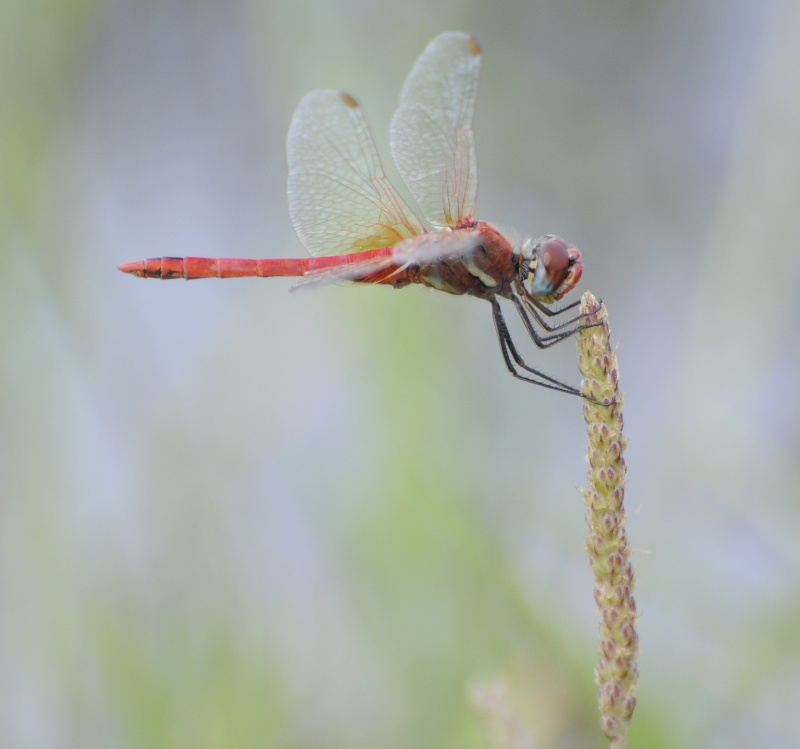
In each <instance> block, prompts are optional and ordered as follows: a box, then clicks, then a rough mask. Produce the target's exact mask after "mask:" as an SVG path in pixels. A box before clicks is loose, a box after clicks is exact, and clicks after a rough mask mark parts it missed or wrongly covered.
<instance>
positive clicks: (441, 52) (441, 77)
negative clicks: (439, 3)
mask: <svg viewBox="0 0 800 749" xmlns="http://www.w3.org/2000/svg"><path fill="white" fill-rule="evenodd" d="M480 51H481V50H480V47H479V46H478V43H477V42H476V41H475V39H473V38H472V37H471V36H469V35H467V34H462V33H459V32H448V33H446V34H441V35H440V36H437V37H436V38H435V39H434V40H433V41H432V42H431V43H430V44H429V45H428V48H427V49H426V50H425V51H424V52H423V53H422V55H421V56H420V58H419V60H417V63H416V65H414V68H413V70H412V71H411V74H410V75H409V76H408V80H407V81H406V83H405V86H403V92H402V94H401V95H400V104H399V105H398V107H397V111H396V112H395V113H394V117H393V118H392V127H391V146H392V156H393V157H394V161H395V164H397V169H398V171H399V172H400V175H401V176H402V178H403V181H404V182H405V183H406V185H407V186H408V189H409V191H410V192H411V195H412V196H413V197H414V200H416V201H417V203H418V204H419V207H420V208H421V209H422V212H423V214H424V215H425V218H426V219H428V221H429V222H430V223H431V224H432V225H433V226H435V227H439V228H441V227H445V226H452V227H455V226H457V225H458V223H459V221H461V220H462V219H469V218H471V217H472V211H473V208H474V207H475V198H476V197H477V193H478V165H477V161H476V158H475V137H474V134H473V130H472V121H473V117H474V114H475V99H476V97H477V95H478V75H479V73H480V65H481V58H480Z"/></svg>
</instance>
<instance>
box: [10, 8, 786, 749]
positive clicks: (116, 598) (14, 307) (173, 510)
mask: <svg viewBox="0 0 800 749" xmlns="http://www.w3.org/2000/svg"><path fill="white" fill-rule="evenodd" d="M450 29H459V30H463V31H468V32H470V33H473V34H475V35H476V36H477V38H478V39H479V40H480V42H481V44H482V46H483V50H484V60H483V77H482V88H481V95H480V99H479V103H478V112H477V121H476V134H477V144H478V154H479V163H480V167H481V187H480V198H479V203H478V211H477V216H478V217H479V218H485V219H487V220H489V221H492V222H495V223H497V224H499V225H500V226H504V227H505V226H508V227H515V228H516V229H517V230H518V231H519V232H521V233H530V234H533V235H534V236H536V235H539V234H541V233H544V232H557V233H559V234H561V235H563V236H564V237H566V238H568V239H569V240H570V241H572V242H574V243H575V244H576V245H577V246H578V247H580V248H581V249H582V251H583V253H584V258H585V272H584V281H583V282H582V285H581V288H582V289H583V290H585V289H591V290H592V291H593V292H594V293H595V294H597V295H598V296H601V297H602V298H603V299H604V300H605V302H606V303H607V305H608V309H609V312H610V319H611V325H612V334H613V337H614V340H615V341H616V342H617V343H618V345H619V358H620V366H621V375H622V384H623V388H624V390H625V393H626V431H627V435H628V437H629V440H630V448H629V451H628V454H627V459H628V464H629V485H628V511H629V515H630V522H629V538H630V541H631V544H632V546H633V547H634V562H635V566H636V569H637V573H638V589H637V600H638V604H639V608H640V610H641V612H642V614H641V619H640V640H641V658H640V670H641V686H640V691H639V709H638V711H637V713H636V715H635V717H634V721H633V724H632V727H631V745H632V746H638V747H645V746H646V747H655V748H658V747H676V746H681V747H683V746H687V747H688V746H697V747H704V748H706V749H709V748H712V749H713V748H715V747H726V749H730V748H731V747H761V746H764V747H766V746H769V747H781V748H786V747H800V711H798V709H797V708H798V706H799V705H800V622H799V621H798V618H799V615H800V544H798V527H799V526H800V491H798V470H799V467H800V461H799V460H798V458H799V457H800V455H798V453H799V451H800V432H799V431H798V420H799V419H800V399H799V398H798V379H799V378H798V374H797V371H798V366H799V365H800V349H799V347H798V345H797V333H796V320H797V317H798V304H797V287H798V271H799V270H800V267H799V262H798V261H799V259H800V207H799V205H798V204H799V203H800V44H798V34H800V4H798V3H797V2H796V0H775V2H759V0H734V1H733V2H723V1H722V0H700V1H699V2H697V1H695V2H687V1H685V0H678V2H672V3H666V2H655V1H651V2H630V1H623V0H565V1H564V2H540V1H537V2H524V0H517V1H516V2H497V3H481V2H477V0H476V1H473V2H468V1H467V0H445V1H444V2H439V3H431V2H424V1H422V0H407V1H406V2H402V3H388V2H385V1H381V2H365V1H364V0H316V1H314V0H299V1H298V2H293V3H282V4H278V3H269V2H257V1H256V0H251V1H250V2H246V1H243V2H239V3H233V2H223V1H222V0H165V1H162V2H159V1H158V0H119V1H118V2H104V1H103V0H4V2H3V3H2V5H0V71H1V72H0V191H2V192H0V262H1V263H2V273H0V343H1V344H2V349H1V350H0V357H2V362H1V363H0V385H1V386H2V397H0V745H2V746H6V747H13V748H14V749H17V748H20V747H25V748H28V747H31V748H38V747H42V748H43V749H44V748H45V747H47V748H49V747H76V748H77V747H81V748H82V749H86V748H89V747H92V748H93V747H102V748H103V749H107V748H108V747H124V748H127V747H131V748H133V747H147V748H155V747H178V748H183V747H186V748H189V747H191V748H192V749H195V748H201V747H202V748H204V747H226V748H237V747H290V748H296V749H300V748H303V749H320V748H326V749H327V748H329V747H330V748H334V747H335V748H339V747H342V748H344V747H347V748H348V749H358V748H359V747H364V748H366V747H381V748H382V749H394V748H397V749H400V748H403V749H409V748H412V747H413V748H414V749H427V748H430V749H434V748H436V749H449V748H451V747H452V748H453V749H455V748H456V747H481V746H486V745H487V743H486V738H485V736H484V733H485V732H484V728H483V726H482V724H481V721H480V719H479V718H477V717H476V716H475V714H474V713H473V711H472V709H471V708H470V705H469V698H468V694H467V693H468V690H469V685H470V684H474V683H476V682H477V683H481V681H482V680H487V679H489V680H492V679H499V680H501V683H502V684H504V685H505V686H504V687H503V688H504V689H506V691H507V693H508V694H509V695H510V697H509V699H510V700H511V701H512V702H513V703H514V705H515V706H516V709H517V710H518V712H519V720H520V721H522V723H523V724H524V725H525V726H527V729H528V730H529V731H530V732H531V734H532V736H533V737H534V738H535V741H536V746H537V747H601V746H603V745H604V742H603V740H602V738H601V735H600V733H599V731H598V730H597V713H596V706H595V687H594V685H593V667H594V663H595V646H596V645H595V640H596V630H597V621H596V620H597V615H596V612H595V610H594V603H593V601H592V593H591V591H592V582H591V578H590V575H589V570H588V564H587V559H586V554H585V551H584V549H583V536H584V533H585V523H584V510H583V504H582V501H581V498H580V495H579V494H578V491H577V489H576V487H577V486H579V485H580V484H582V483H583V481H584V476H585V465H584V458H583V450H584V437H583V422H582V417H581V408H580V403H579V402H578V401H577V400H575V399H571V398H568V397H565V396H561V395H558V394H554V393H550V392H547V391H545V390H541V389H537V388H535V387H533V386H526V385H525V384H523V383H520V382H518V381H515V380H513V379H512V378H511V377H509V376H508V374H507V373H506V372H505V369H504V366H503V364H502V361H501V357H500V353H499V350H498V347H497V343H496V340H495V337H494V332H493V329H492V324H491V319H490V314H489V308H488V305H486V304H484V303H481V302H479V301H474V300H465V299H460V298H455V297H448V296H446V295H444V294H436V293H429V292H426V291H425V290H423V289H407V290H404V291H403V292H401V293H398V292H395V291H393V290H391V289H348V288H340V287H331V288H325V289H321V290H316V291H314V292H312V293H297V294H290V293H289V289H290V288H291V286H292V283H291V282H290V281H288V280H277V279H276V280H272V281H268V282H267V281H264V282H262V281H258V280H243V281H226V282H217V281H208V282H197V283H191V284H186V283H182V282H174V283H170V284H164V283H159V282H156V281H149V282H145V281H139V280H136V279H132V278H130V277H126V276H123V275H122V274H120V273H118V272H117V271H116V269H115V267H116V265H117V264H119V263H121V262H124V261H128V260H135V259H138V258H142V257H149V256H158V255H184V254H196V255H212V256H220V255H252V256H259V255H263V256H272V257H279V256H294V255H302V254H303V249H302V247H301V246H300V244H299V242H298V241H297V239H296V238H295V237H294V234H293V232H292V228H291V225H290V222H289V219H288V215H287V210H286V200H285V178H286V174H285V172H286V169H285V161H284V138H285V133H286V129H287V126H288V123H289V119H290V117H291V113H292V109H293V107H294V105H295V104H296V102H297V101H298V100H299V98H300V97H301V96H302V95H303V94H304V93H305V92H307V91H308V90H310V89H312V88H326V87H332V88H342V89H346V90H348V91H350V92H352V93H354V94H355V95H357V96H358V97H359V98H360V99H361V101H362V102H363V103H364V106H365V109H366V111H367V113H368V115H369V116H370V119H371V122H372V125H373V128H374V130H375V133H376V137H377V140H378V142H379V144H380V145H381V147H382V148H384V154H385V155H386V154H387V153H388V148H386V146H387V145H388V138H387V135H386V134H387V132H388V122H389V118H390V116H391V113H392V110H393V107H394V104H395V102H396V100H397V96H398V94H399V91H400V88H401V86H402V83H403V80H404V78H405V76H406V74H407V73H408V71H409V70H410V69H411V66H412V64H413V63H414V61H415V59H416V58H417V56H418V54H419V53H420V52H421V51H422V49H423V48H424V47H425V45H426V44H427V43H428V41H430V39H432V38H433V37H434V36H435V35H436V34H438V33H440V32H442V31H445V30H450ZM529 355H530V356H531V357H534V356H535V357H536V358H535V361H536V362H537V363H540V364H541V365H542V366H543V367H545V368H546V369H547V371H550V372H552V373H554V374H556V375H559V376H562V377H564V378H566V379H568V380H570V381H572V382H577V381H578V373H577V366H576V356H577V354H576V350H575V348H574V346H572V345H571V344H566V345H563V346H561V347H558V350H551V351H549V352H548V353H547V354H546V355H544V354H539V355H536V354H535V353H534V352H531V353H530V354H529ZM492 683H494V682H492ZM519 746H522V744H519Z"/></svg>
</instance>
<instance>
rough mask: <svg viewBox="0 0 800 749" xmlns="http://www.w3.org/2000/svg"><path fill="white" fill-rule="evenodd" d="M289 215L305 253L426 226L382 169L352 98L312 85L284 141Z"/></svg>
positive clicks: (347, 248) (383, 239) (393, 238)
mask: <svg viewBox="0 0 800 749" xmlns="http://www.w3.org/2000/svg"><path fill="white" fill-rule="evenodd" d="M286 154H287V159H288V162H289V180H288V188H287V192H288V198H289V215H290V216H291V219H292V223H293V224H294V228H295V231H296V232H297V236H298V237H299V238H300V241H301V242H302V243H303V244H304V245H305V247H306V249H307V250H308V251H309V252H310V253H311V254H312V255H329V254H344V253H348V252H362V251H364V250H370V249H375V248H377V247H386V246H389V245H394V244H396V243H397V242H399V241H401V240H403V239H406V238H407V237H411V236H414V235H417V234H422V233H424V232H425V229H424V228H423V226H422V224H421V222H420V221H419V219H417V217H416V216H415V215H414V212H413V211H412V210H411V209H410V208H409V207H408V205H407V204H406V203H405V202H404V201H403V200H402V198H401V197H400V196H399V195H398V193H397V191H396V190H395V188H394V187H393V186H392V184H391V183H390V182H389V180H388V178H387V177H386V174H385V172H384V170H383V166H382V164H381V160H380V157H379V156H378V150H377V148H376V147H375V141H374V139H373V137H372V133H371V132H370V129H369V125H368V124H367V121H366V118H365V117H364V113H363V111H362V109H361V107H360V105H359V104H358V102H357V101H356V100H355V99H354V98H353V97H352V96H350V95H349V94H345V93H343V92H340V91H327V90H326V91H312V92H311V93H309V94H307V95H306V96H304V97H303V99H302V100H301V101H300V103H299V104H298V105H297V109H296V110H295V112H294V115H293V116H292V123H291V125H290V127H289V135H288V137H287V142H286Z"/></svg>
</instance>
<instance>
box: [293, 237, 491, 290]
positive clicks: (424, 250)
mask: <svg viewBox="0 0 800 749" xmlns="http://www.w3.org/2000/svg"><path fill="white" fill-rule="evenodd" d="M481 241H482V240H481V233H480V231H479V230H478V229H459V230H458V231H440V232H431V233H428V234H424V235H423V236H419V237H411V238H409V239H404V240H403V241H402V242H399V243H398V244H396V245H394V247H393V248H392V250H391V252H390V253H388V254H385V255H383V254H381V255H380V256H375V257H364V258H363V259H362V258H361V257H360V256H358V255H356V256H354V257H353V258H352V261H351V262H348V263H342V264H341V265H336V266H331V267H329V268H323V269H320V270H315V271H311V272H310V273H308V274H306V275H305V276H304V277H303V279H302V280H301V281H300V282H299V284H298V285H297V286H295V289H300V288H312V287H316V286H320V285H324V284H329V283H336V282H339V281H358V280H363V279H364V278H365V277H367V276H379V277H380V279H381V281H387V280H388V281H390V280H391V279H392V278H393V277H394V276H396V275H398V274H400V273H402V272H403V271H405V270H406V268H408V266H410V265H425V264H426V263H432V262H435V261H437V260H446V259H448V258H457V257H462V256H463V255H466V254H468V253H470V252H473V251H474V250H476V249H477V248H478V247H479V246H480V244H481ZM384 271H385V273H384Z"/></svg>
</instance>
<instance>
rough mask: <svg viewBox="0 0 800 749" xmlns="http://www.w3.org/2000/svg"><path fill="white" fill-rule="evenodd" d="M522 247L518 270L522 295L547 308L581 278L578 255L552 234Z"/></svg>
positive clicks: (579, 254) (575, 249)
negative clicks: (523, 293)
mask: <svg viewBox="0 0 800 749" xmlns="http://www.w3.org/2000/svg"><path fill="white" fill-rule="evenodd" d="M526 245H527V246H523V250H522V254H523V262H522V264H521V268H520V271H521V273H520V275H521V281H522V287H523V290H524V291H525V294H526V295H528V296H529V297H531V298H533V299H536V300H538V301H540V302H545V303H547V304H549V303H552V302H556V301H558V300H559V299H561V297H563V296H564V295H565V294H566V293H567V292H569V291H570V290H572V289H573V288H574V286H575V284H577V283H578V281H579V280H580V278H581V274H582V273H583V266H582V265H581V261H580V257H581V253H580V251H579V250H578V249H577V248H576V247H572V246H571V245H568V244H567V243H566V242H565V241H564V240H563V239H561V237H557V236H555V235H554V234H545V235H544V236H542V237H539V239H537V240H536V242H534V243H532V244H531V243H530V241H529V242H528V243H526Z"/></svg>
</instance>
